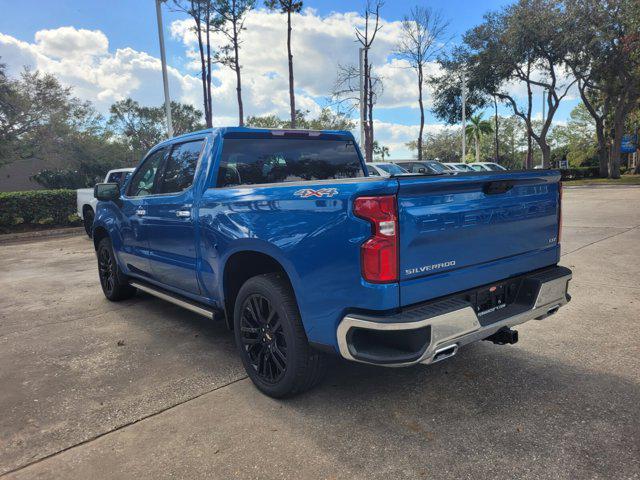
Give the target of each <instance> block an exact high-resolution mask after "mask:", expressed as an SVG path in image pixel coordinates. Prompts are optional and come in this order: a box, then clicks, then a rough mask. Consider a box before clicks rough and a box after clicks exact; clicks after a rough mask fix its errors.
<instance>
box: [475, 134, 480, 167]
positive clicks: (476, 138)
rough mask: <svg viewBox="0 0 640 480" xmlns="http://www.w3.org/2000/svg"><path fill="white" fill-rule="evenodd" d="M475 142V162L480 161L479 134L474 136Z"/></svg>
mask: <svg viewBox="0 0 640 480" xmlns="http://www.w3.org/2000/svg"><path fill="white" fill-rule="evenodd" d="M475 140H476V162H479V161H480V134H479V133H477V132H476V134H475Z"/></svg>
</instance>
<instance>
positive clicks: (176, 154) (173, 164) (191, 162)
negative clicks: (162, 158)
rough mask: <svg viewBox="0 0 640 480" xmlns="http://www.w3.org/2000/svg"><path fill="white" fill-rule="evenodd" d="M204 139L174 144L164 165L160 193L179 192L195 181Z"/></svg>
mask: <svg viewBox="0 0 640 480" xmlns="http://www.w3.org/2000/svg"><path fill="white" fill-rule="evenodd" d="M203 143H204V140H198V141H196V142H186V143H179V144H177V145H174V146H173V149H172V150H171V155H169V158H168V160H167V163H166V166H165V167H164V173H163V174H162V178H161V180H160V186H159V187H160V188H159V189H158V193H179V192H182V191H184V190H186V189H188V188H189V187H190V186H191V184H192V183H193V177H194V175H195V173H196V166H197V165H198V158H200V152H201V150H202V144H203Z"/></svg>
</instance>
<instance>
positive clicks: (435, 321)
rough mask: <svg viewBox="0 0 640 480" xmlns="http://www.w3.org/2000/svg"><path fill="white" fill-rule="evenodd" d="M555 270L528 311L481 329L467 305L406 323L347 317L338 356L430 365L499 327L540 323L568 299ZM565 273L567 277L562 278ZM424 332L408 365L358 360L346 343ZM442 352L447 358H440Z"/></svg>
mask: <svg viewBox="0 0 640 480" xmlns="http://www.w3.org/2000/svg"><path fill="white" fill-rule="evenodd" d="M556 268H559V269H562V271H561V272H562V273H563V274H562V275H561V276H558V277H557V278H552V279H550V280H548V281H540V282H539V287H538V288H537V293H536V294H535V297H534V300H533V301H531V302H530V307H529V308H528V309H526V310H525V311H522V312H519V313H517V314H515V315H512V316H508V317H507V318H503V319H500V320H498V321H496V322H494V323H490V324H487V325H484V326H483V325H482V324H481V322H480V319H479V318H478V316H477V315H476V312H475V310H474V309H473V307H472V306H471V305H470V304H467V305H466V306H462V308H458V309H454V310H452V311H448V312H446V313H442V314H436V315H433V316H428V317H427V318H422V319H414V318H411V320H410V321H401V322H397V321H390V320H393V319H395V318H397V315H396V316H394V317H393V318H389V317H378V318H376V319H375V321H372V320H370V319H369V318H370V317H366V318H362V317H363V316H359V315H356V314H351V315H347V316H345V317H344V318H343V319H342V321H341V322H340V324H339V325H338V329H337V337H338V346H339V349H340V354H341V355H342V357H344V358H345V359H347V360H353V361H356V362H362V363H371V364H377V365H384V366H389V367H404V366H409V365H414V364H416V363H424V364H430V363H434V362H436V361H439V360H441V359H444V358H448V357H450V356H452V355H453V354H454V353H455V352H456V351H457V349H458V347H461V346H462V345H466V344H469V343H472V342H476V341H479V340H483V339H485V338H487V337H489V336H491V335H492V334H494V333H495V332H497V331H498V330H500V329H501V328H503V327H513V326H514V325H518V324H521V323H524V322H527V321H529V320H533V319H538V320H542V319H543V318H546V317H548V316H550V315H553V314H554V313H556V312H557V311H558V309H559V308H560V307H562V306H563V305H565V304H566V303H567V302H568V301H569V300H570V298H571V297H570V296H569V295H568V293H567V289H568V282H569V280H571V271H570V270H568V269H566V268H563V267H556ZM565 272H568V273H566V274H565ZM426 328H429V339H428V342H426V343H425V345H423V346H422V348H421V349H420V351H419V356H417V358H415V359H411V360H410V361H399V362H377V361H368V360H367V359H363V358H358V356H359V355H358V353H357V352H356V351H355V348H354V346H353V345H351V344H350V341H349V334H350V332H351V331H352V330H353V329H362V330H370V331H375V332H389V334H391V332H398V331H410V330H414V331H418V329H426ZM444 352H448V353H450V354H447V355H443V353H444Z"/></svg>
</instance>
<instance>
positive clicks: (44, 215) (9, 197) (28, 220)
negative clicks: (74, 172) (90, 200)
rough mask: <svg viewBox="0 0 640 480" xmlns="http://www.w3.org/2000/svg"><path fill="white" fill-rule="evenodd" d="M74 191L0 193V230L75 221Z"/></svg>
mask: <svg viewBox="0 0 640 480" xmlns="http://www.w3.org/2000/svg"><path fill="white" fill-rule="evenodd" d="M79 220H80V219H79V218H78V216H77V215H76V191H75V190H31V191H25V192H1V193H0V230H2V231H3V232H10V231H12V230H25V227H27V228H28V227H29V226H34V227H36V226H37V227H38V228H39V227H40V226H43V225H52V226H71V225H77V224H78V223H79Z"/></svg>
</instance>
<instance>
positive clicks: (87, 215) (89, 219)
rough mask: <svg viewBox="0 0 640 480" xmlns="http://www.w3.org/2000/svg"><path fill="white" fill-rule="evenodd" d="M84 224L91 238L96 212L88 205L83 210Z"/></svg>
mask: <svg viewBox="0 0 640 480" xmlns="http://www.w3.org/2000/svg"><path fill="white" fill-rule="evenodd" d="M82 217H83V218H82V224H83V225H84V231H85V232H87V235H89V238H91V232H92V229H93V219H94V218H95V217H96V215H95V213H93V208H91V207H88V208H85V209H84V212H82Z"/></svg>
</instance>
